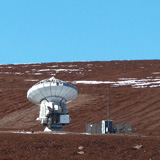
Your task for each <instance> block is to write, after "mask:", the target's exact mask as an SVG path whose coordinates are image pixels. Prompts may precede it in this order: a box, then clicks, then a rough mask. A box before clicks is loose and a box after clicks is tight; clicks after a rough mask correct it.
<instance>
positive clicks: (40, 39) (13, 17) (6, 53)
mask: <svg viewBox="0 0 160 160" xmlns="http://www.w3.org/2000/svg"><path fill="white" fill-rule="evenodd" d="M137 59H140V60H143V59H160V0H0V64H12V63H35V62H66V61H67V62H68V61H108V60H137Z"/></svg>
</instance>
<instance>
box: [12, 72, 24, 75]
mask: <svg viewBox="0 0 160 160" xmlns="http://www.w3.org/2000/svg"><path fill="white" fill-rule="evenodd" d="M14 74H17V75H23V74H24V73H21V72H15V73H14Z"/></svg>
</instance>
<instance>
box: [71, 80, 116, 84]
mask: <svg viewBox="0 0 160 160" xmlns="http://www.w3.org/2000/svg"><path fill="white" fill-rule="evenodd" d="M72 83H74V84H79V83H83V84H111V83H114V82H111V81H73V82H72Z"/></svg>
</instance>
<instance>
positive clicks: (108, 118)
mask: <svg viewBox="0 0 160 160" xmlns="http://www.w3.org/2000/svg"><path fill="white" fill-rule="evenodd" d="M107 118H108V120H109V86H108V87H107Z"/></svg>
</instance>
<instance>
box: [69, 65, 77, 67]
mask: <svg viewBox="0 0 160 160" xmlns="http://www.w3.org/2000/svg"><path fill="white" fill-rule="evenodd" d="M68 67H77V65H69V66H68Z"/></svg>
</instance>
